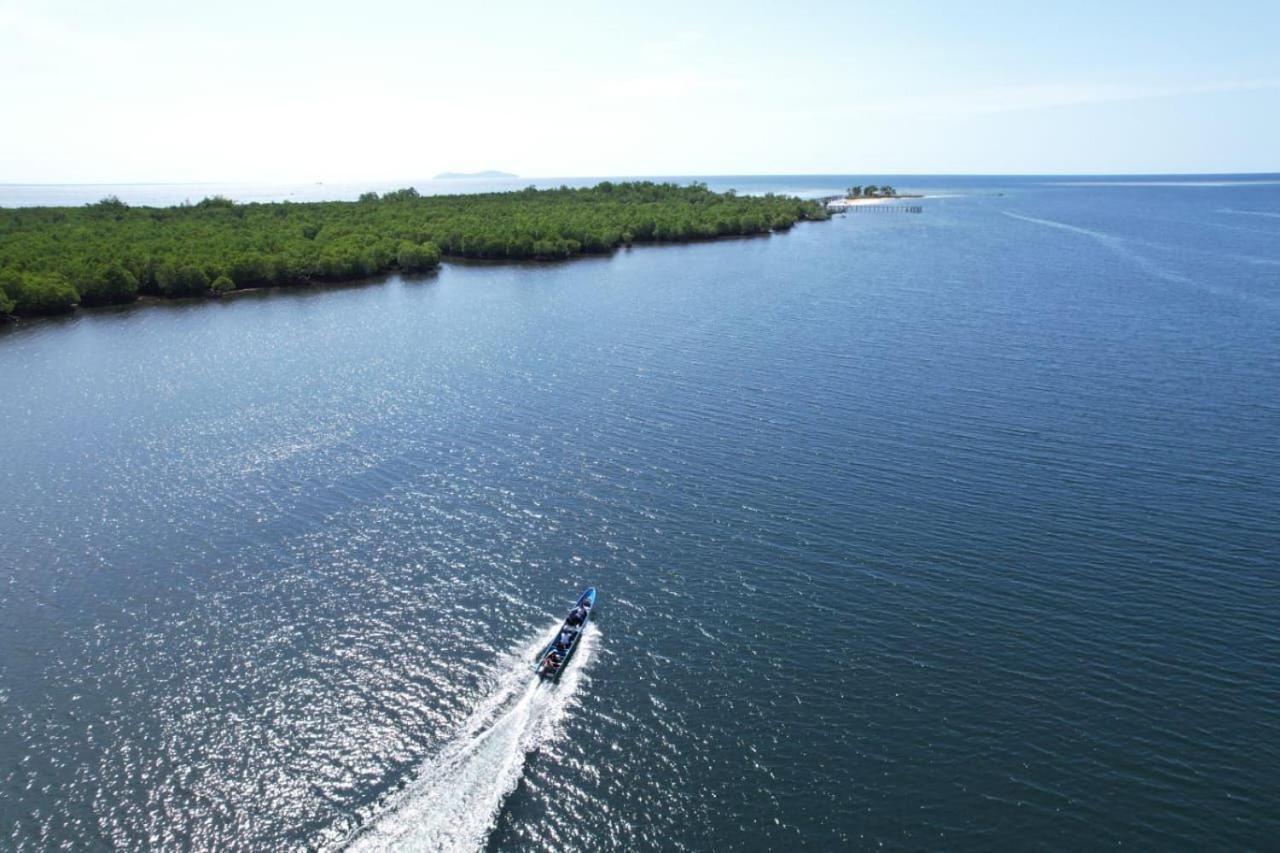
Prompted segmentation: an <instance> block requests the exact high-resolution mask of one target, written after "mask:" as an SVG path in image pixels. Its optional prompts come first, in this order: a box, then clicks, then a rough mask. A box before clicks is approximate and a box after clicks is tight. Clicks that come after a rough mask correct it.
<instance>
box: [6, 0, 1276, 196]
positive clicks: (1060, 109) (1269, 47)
mask: <svg viewBox="0 0 1280 853" xmlns="http://www.w3.org/2000/svg"><path fill="white" fill-rule="evenodd" d="M609 5H621V4H604V3H578V2H573V0H570V1H569V2H558V3H530V2H527V0H525V2H519V3H500V2H455V3H449V4H437V3H434V2H424V0H411V2H393V0H361V2H359V3H355V2H349V0H348V2H343V3H337V4H328V3H325V2H323V0H310V2H305V3H278V2H271V0H254V2H241V0H219V2H217V3H189V2H181V0H178V2H174V0H163V2H158V1H157V2H152V0H115V2H111V3H103V2H101V0H96V1H95V2H69V0H0V182H3V183H129V182H185V181H279V182H288V181H359V180H370V181H386V180H398V179H405V180H410V179H414V178H427V177H431V176H432V175H434V174H435V173H437V172H441V171H474V170H481V169H500V170H504V171H509V172H514V173H517V174H519V175H521V176H523V177H544V176H596V175H733V174H868V175H874V174H944V173H979V174H1024V173H1038V174H1081V173H1083V174H1105V173H1127V174H1132V173H1186V172H1275V171H1280V3H1277V2H1274V0H1268V2H1223V3H1204V2H1198V3H1189V2H1187V3H1183V2H1176V0H1173V2H1141V0H1129V1H1127V2H1117V0H1109V2H1100V3H1098V2H1073V3H1069V4H1067V3H1062V4H1047V3H1045V4H1031V3H1025V2H982V0H975V2H972V3H954V2H913V1H912V0H906V1H905V2H900V1H899V0H895V2H890V0H883V2H857V0H845V1H844V2H836V3H820V2H810V3H796V4H786V3H778V2H776V0H775V2H760V3H755V2H749V0H740V2H733V3H716V2H706V3H693V2H688V0H684V2H678V3H667V2H661V0H646V2H644V3H631V4H626V8H625V9H617V8H608V6H609Z"/></svg>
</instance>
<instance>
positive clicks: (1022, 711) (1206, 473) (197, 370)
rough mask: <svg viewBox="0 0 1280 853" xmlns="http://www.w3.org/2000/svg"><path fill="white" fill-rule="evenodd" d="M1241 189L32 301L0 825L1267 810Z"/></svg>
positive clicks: (894, 821)
mask: <svg viewBox="0 0 1280 853" xmlns="http://www.w3.org/2000/svg"><path fill="white" fill-rule="evenodd" d="M843 180H844V179H843V178H835V179H830V180H828V181H827V183H830V184H831V186H832V188H833V189H834V188H838V187H840V186H842V185H843V184H842V183H840V181H843ZM1251 180H1252V181H1255V182H1252V183H1244V184H1233V183H1232V182H1231V180H1230V179H1226V180H1215V181H1212V182H1210V183H1209V184H1206V183H1201V182H1198V181H1196V180H1189V181H1184V182H1182V183H1185V184H1188V185H1176V184H1175V185H1166V184H1151V183H1149V182H1147V183H1142V182H1140V185H1138V186H1128V185H1102V186H1097V185H1081V184H1078V183H1076V182H1073V181H1066V182H1062V181H1059V180H1058V179H1053V180H1048V179H1045V180H1042V179H942V178H938V179H929V180H928V181H923V180H922V185H923V184H926V183H927V187H926V188H928V189H932V190H934V191H935V192H937V193H938V194H939V195H940V196H941V197H936V198H930V199H927V200H925V201H924V202H923V205H924V213H922V214H920V215H895V216H889V215H882V214H881V215H873V214H853V215H850V216H848V217H846V218H842V219H836V220H834V221H832V222H829V223H819V224H809V225H803V226H799V227H797V228H796V229H794V230H793V231H791V232H790V233H788V234H780V235H775V236H772V237H769V238H763V239H754V240H745V241H732V242H718V243H705V244H696V245H687V246H666V247H652V248H643V249H636V250H632V251H628V252H623V253H620V254H618V255H616V256H613V257H610V258H607V259H592V260H582V261H577V262H573V263H568V264H562V265H541V266H522V267H515V266H464V265H452V264H451V265H447V266H446V267H445V268H444V269H443V270H442V271H441V272H440V273H439V274H438V275H436V276H433V277H429V278H424V279H419V280H402V279H399V278H392V279H390V280H388V281H386V282H384V283H381V284H376V285H371V286H364V287H345V288H343V287H337V288H325V289H315V290H309V291H305V292H303V291H294V292H276V293H262V294H254V295H246V296H243V297H240V298H237V299H233V300H224V301H222V302H220V303H205V302H191V303H175V304H165V305H162V306H158V307H149V308H144V309H126V310H108V311H95V312H85V313H81V314H78V315H76V316H74V317H72V318H70V319H67V320H58V321H50V322H41V323H31V324H24V325H22V326H21V327H19V328H16V329H8V330H6V331H4V332H3V333H0V376H3V377H4V378H5V379H4V385H5V391H4V403H3V406H0V436H3V448H4V451H3V465H2V466H0V495H3V496H4V500H3V501H0V541H3V547H2V548H0V648H3V649H4V653H3V655H0V794H2V796H0V827H4V828H5V829H4V831H5V832H6V833H7V834H6V835H5V836H4V841H3V842H0V846H6V847H13V848H17V849H37V848H42V847H48V846H53V845H56V844H60V843H67V844H72V845H75V846H78V847H96V846H107V845H116V846H119V847H128V848H137V847H140V846H162V847H177V848H182V847H190V848H197V849H228V848H230V849H254V850H264V849H295V848H297V847H299V846H323V845H329V846H335V847H340V846H344V845H346V844H347V843H349V842H352V841H354V844H355V846H356V847H358V848H359V847H364V846H372V847H379V846H383V845H386V844H390V843H393V842H397V841H398V842H401V843H404V844H407V845H418V846H426V847H434V846H438V845H456V846H460V847H464V848H465V847H468V846H488V847H489V848H491V849H518V848H525V847H545V848H547V849H601V850H610V849H657V848H663V849H726V850H727V849H744V848H746V849H758V848H763V847H766V846H770V847H782V846H789V847H799V848H803V849H809V848H811V849H834V848H842V847H861V846H871V845H873V844H877V843H884V844H886V845H889V846H894V847H908V848H923V847H929V848H936V847H948V848H967V849H991V848H1007V847H1010V846H1017V847H1023V846H1035V845H1039V846H1053V847H1076V848H1078V847H1095V846H1103V845H1107V846H1111V845H1120V844H1124V845H1125V846H1138V847H1140V848H1151V847H1160V848H1167V847H1182V846H1185V847H1204V846H1215V847H1265V846H1268V845H1269V844H1270V843H1271V841H1272V839H1274V838H1275V837H1276V834H1277V832H1280V818H1278V817H1277V812H1276V810H1275V808H1274V803H1273V800H1274V792H1275V791H1276V790H1277V786H1278V785H1280V776H1278V775H1277V770H1276V767H1277V766H1278V765H1280V748H1278V747H1277V742H1278V736H1280V713H1278V712H1277V708H1280V665H1278V664H1277V660H1278V659H1280V658H1278V653H1280V647H1278V645H1277V631H1276V627H1277V622H1276V615H1275V614H1276V609H1277V605H1280V578H1277V574H1276V563H1275V559H1276V554H1277V553H1280V522H1277V518H1278V517H1280V512H1278V511H1277V510H1280V454H1278V452H1277V449H1276V436H1277V435H1278V434H1280V380H1278V379H1277V377H1278V376H1280V334H1278V330H1280V289H1278V288H1280V248H1278V247H1280V239H1278V238H1280V185H1277V184H1276V183H1275V182H1270V183H1268V182H1266V181H1265V180H1264V181H1263V182H1262V183H1256V181H1258V180H1259V179H1257V178H1253V179H1251ZM850 182H853V181H850ZM888 182H893V183H895V184H897V185H899V186H900V187H904V188H905V187H910V186H911V185H910V183H909V181H908V180H907V179H892V180H890V181H888ZM738 183H742V181H740V180H739V181H738ZM816 183H817V184H822V180H816ZM772 186H773V185H771V184H768V183H767V182H765V181H764V180H762V179H761V180H760V181H759V183H758V184H755V185H753V186H752V187H748V188H747V189H748V190H750V189H761V188H765V189H767V188H770V187H772ZM823 186H825V184H823V185H822V186H816V187H812V188H809V187H801V186H800V185H799V183H797V182H796V181H795V180H790V181H789V182H788V183H785V184H782V185H778V187H777V188H779V189H793V190H798V189H816V190H821V189H822V188H823ZM588 584H594V585H596V586H598V587H599V588H600V594H601V598H600V608H599V614H598V624H597V630H596V631H595V633H594V634H593V636H592V637H591V638H590V647H589V649H587V650H585V651H586V653H585V654H584V655H583V656H582V658H581V659H580V660H578V661H577V662H576V663H575V667H574V671H573V672H572V673H571V676H572V677H566V681H565V682H564V683H562V684H561V685H560V687H559V688H557V689H555V690H548V689H543V688H538V687H536V686H532V682H531V680H530V678H531V673H530V672H529V667H530V665H531V660H530V657H531V655H532V649H533V648H535V647H536V645H537V643H538V641H539V639H540V638H541V637H542V636H543V635H544V634H545V633H546V632H547V631H549V630H551V627H552V625H553V623H554V621H555V620H556V618H557V616H558V615H559V614H560V611H561V610H563V608H565V607H567V605H568V604H569V603H570V602H571V601H572V599H573V597H574V596H575V595H576V594H577V592H578V591H579V590H580V589H581V588H582V587H584V586H586V585H588Z"/></svg>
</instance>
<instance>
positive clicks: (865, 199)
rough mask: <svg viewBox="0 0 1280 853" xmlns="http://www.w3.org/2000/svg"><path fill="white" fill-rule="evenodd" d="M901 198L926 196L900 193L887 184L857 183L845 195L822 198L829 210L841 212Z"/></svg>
mask: <svg viewBox="0 0 1280 853" xmlns="http://www.w3.org/2000/svg"><path fill="white" fill-rule="evenodd" d="M900 198H924V196H922V195H918V194H913V193H900V192H898V191H897V190H896V189H894V188H893V187H891V186H889V185H888V184H885V185H883V186H876V185H875V184H868V185H866V186H862V185H855V186H852V187H849V188H848V189H847V190H845V194H844V195H843V196H838V195H833V196H827V197H826V198H823V199H820V201H821V202H822V203H823V205H824V206H825V207H826V209H827V211H828V212H830V213H840V212H842V211H845V210H848V209H849V208H851V207H861V206H862V205H868V204H882V203H884V202H886V201H893V200H895V199H900Z"/></svg>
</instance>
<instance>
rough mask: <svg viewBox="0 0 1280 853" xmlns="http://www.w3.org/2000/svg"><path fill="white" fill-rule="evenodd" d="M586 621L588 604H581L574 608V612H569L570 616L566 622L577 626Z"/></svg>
mask: <svg viewBox="0 0 1280 853" xmlns="http://www.w3.org/2000/svg"><path fill="white" fill-rule="evenodd" d="M585 621H587V606H586V605H585V604H579V605H578V606H577V607H575V608H573V612H572V613H570V614H569V618H568V619H566V620H565V623H566V624H568V625H571V626H573V627H574V628H576V627H578V626H579V625H581V624H582V623H583V622H585Z"/></svg>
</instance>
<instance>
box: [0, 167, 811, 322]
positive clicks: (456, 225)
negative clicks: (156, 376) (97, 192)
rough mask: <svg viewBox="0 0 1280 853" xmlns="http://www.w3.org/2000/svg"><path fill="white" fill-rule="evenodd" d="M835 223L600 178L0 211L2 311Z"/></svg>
mask: <svg viewBox="0 0 1280 853" xmlns="http://www.w3.org/2000/svg"><path fill="white" fill-rule="evenodd" d="M827 218H828V214H827V211H826V209H825V208H824V207H823V205H822V204H821V203H819V202H816V201H805V200H802V199H799V198H794V197H791V196H778V195H764V196H739V195H737V194H736V193H734V192H733V191H732V190H731V191H729V192H725V193H716V192H712V191H711V190H709V189H708V188H707V185H706V184H703V183H693V184H689V185H688V186H678V185H676V184H672V183H661V184H659V183H653V182H650V181H637V182H626V183H614V182H611V181H603V182H601V183H599V184H597V185H596V186H594V187H591V188H583V189H570V188H569V187H560V188H559V189H547V190H539V189H535V188H533V187H529V188H527V189H524V190H520V191H518V192H503V193H476V194H470V195H437V196H421V195H419V194H418V191H417V190H415V189H413V188H412V187H409V188H406V189H401V190H396V191H394V192H388V193H383V194H381V195H379V194H378V193H375V192H369V193H365V194H364V195H362V196H360V199H359V200H358V201H353V202H352V201H326V202H305V203H295V202H287V201H286V202H270V203H254V204H237V203H236V202H234V201H232V200H231V199H227V198H222V197H220V196H219V197H214V198H206V199H204V200H203V201H201V202H199V203H197V204H183V205H179V206H177V207H131V206H130V205H128V204H125V203H124V202H122V201H120V200H119V199H118V198H115V197H111V198H104V199H103V200H102V201H99V202H96V203H94V204H90V205H85V206H84V207H26V208H13V209H0V315H9V314H28V315H31V314H58V313H63V312H66V311H70V310H72V309H73V308H74V307H75V306H77V305H106V304H112V303H121V302H132V301H134V300H135V299H137V298H138V297H139V296H140V295H147V296H154V297H181V296H222V295H224V294H228V293H231V292H233V291H236V290H244V289H249V288H257V287H266V286H274V285H289V284H307V283H310V282H317V281H350V280H353V279H361V278H368V277H370V276H374V275H378V274H380V273H386V272H390V271H393V270H400V271H403V272H410V273H412V272H426V271H430V270H433V269H435V268H436V267H437V266H438V265H439V263H440V259H441V258H442V257H455V258H477V259H484V260H494V261H525V260H562V259H565V258H572V257H576V256H578V255H585V254H602V253H606V252H611V251H613V250H614V249H616V248H618V247H619V246H630V245H632V244H633V243H656V242H688V241H691V240H706V239H712V238H716V237H732V236H747V235H753V234H767V233H769V232H770V231H783V230H786V229H788V228H790V227H791V226H792V225H793V224H795V223H796V222H799V221H802V220H823V219H827Z"/></svg>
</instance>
